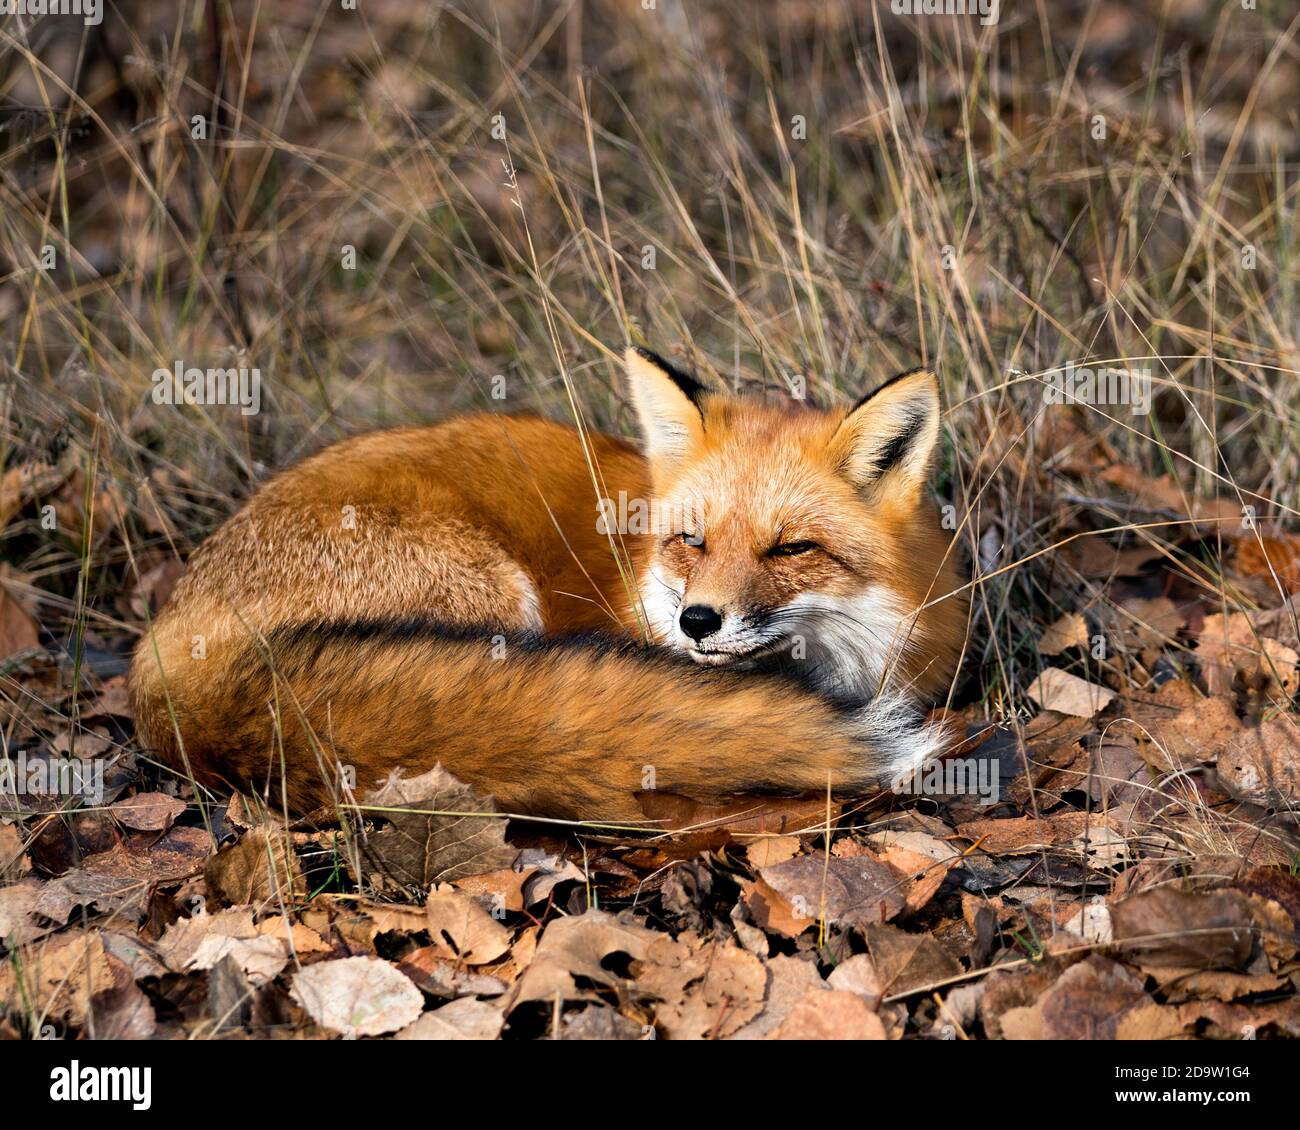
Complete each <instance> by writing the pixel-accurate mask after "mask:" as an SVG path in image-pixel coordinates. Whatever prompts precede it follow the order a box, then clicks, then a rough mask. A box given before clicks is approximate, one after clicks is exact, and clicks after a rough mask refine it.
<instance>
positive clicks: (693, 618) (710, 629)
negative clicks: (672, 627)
mask: <svg viewBox="0 0 1300 1130" xmlns="http://www.w3.org/2000/svg"><path fill="white" fill-rule="evenodd" d="M677 623H678V624H680V625H681V629H682V631H683V632H685V633H686V634H687V635H688V636H690V637H691V639H693V640H694V641H695V642H696V643H699V642H700V640H702V639H704V637H705V636H711V635H713V633H714V632H716V631H717V630H718V629H719V628H721V627H722V614H721V613H720V612H719V611H718V610H717V609H716V608H710V607H709V606H708V605H707V604H691V605H688V606H687V607H686V608H683V609H682V614H681V615H680V616H678V617H677Z"/></svg>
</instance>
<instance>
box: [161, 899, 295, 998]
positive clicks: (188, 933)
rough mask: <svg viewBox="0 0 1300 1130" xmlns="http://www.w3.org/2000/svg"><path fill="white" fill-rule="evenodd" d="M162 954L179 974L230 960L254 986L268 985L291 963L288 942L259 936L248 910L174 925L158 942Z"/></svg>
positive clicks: (201, 916) (198, 916) (233, 909)
mask: <svg viewBox="0 0 1300 1130" xmlns="http://www.w3.org/2000/svg"><path fill="white" fill-rule="evenodd" d="M158 954H159V956H160V957H161V958H162V959H163V960H164V961H165V962H166V963H167V965H168V966H169V967H170V968H171V969H173V970H175V971H176V972H177V973H187V972H191V971H193V970H205V969H212V968H214V967H215V966H216V965H218V964H219V963H220V962H221V961H222V960H223V959H225V958H227V957H229V958H231V959H233V960H234V962H235V963H236V964H237V965H238V966H239V968H240V969H241V970H242V971H243V972H244V973H245V974H246V975H247V976H248V979H249V980H250V981H251V982H252V983H253V984H254V985H262V984H265V983H266V982H267V981H270V980H271V979H272V978H273V977H275V976H277V975H278V974H279V973H280V972H281V971H282V970H283V969H284V968H285V966H287V965H288V964H289V951H288V949H287V947H286V946H285V943H284V942H283V941H282V940H281V939H280V938H277V937H274V936H272V935H269V934H260V933H258V930H257V927H256V926H254V925H253V912H252V910H251V909H249V908H248V907H231V908H230V909H228V910H222V911H219V912H218V913H216V914H196V915H194V916H193V917H191V918H182V919H180V920H179V921H177V922H174V923H172V925H170V926H169V927H167V930H166V931H165V932H164V934H163V936H162V938H161V939H160V940H159V942H158Z"/></svg>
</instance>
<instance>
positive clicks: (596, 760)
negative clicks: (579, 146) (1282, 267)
mask: <svg viewBox="0 0 1300 1130" xmlns="http://www.w3.org/2000/svg"><path fill="white" fill-rule="evenodd" d="M629 376H630V379H631V380H632V382H633V392H634V396H635V398H636V399H637V401H638V407H639V409H640V411H641V416H642V422H643V426H644V428H645V430H646V433H647V437H646V452H647V454H646V455H642V454H640V453H638V452H637V451H636V450H635V449H633V448H632V447H630V446H629V445H627V444H625V443H624V442H622V441H621V440H618V439H615V438H612V437H608V436H591V437H589V447H588V448H587V449H584V446H583V443H582V442H581V440H580V437H579V434H578V433H577V431H575V430H574V429H572V428H569V427H566V426H563V425H561V424H557V423H553V422H549V421H546V420H543V419H539V418H534V417H528V416H491V415H469V416H464V417H461V418H457V419H453V420H451V421H449V422H447V423H445V424H441V425H438V426H435V427H429V428H414V429H396V430H392V431H384V432H377V433H373V434H369V435H364V436H361V437H358V438H356V439H352V440H348V441H346V442H343V443H340V444H337V445H335V446H333V447H331V448H328V449H326V450H325V451H322V452H321V453H320V454H318V455H316V456H314V457H312V458H310V459H308V460H306V461H304V462H303V463H301V464H299V465H298V466H297V467H295V468H293V469H291V470H289V471H287V472H285V473H283V474H281V475H279V476H278V477H276V478H275V479H273V480H272V481H271V482H270V483H268V484H267V485H266V486H265V487H264V488H263V489H262V490H261V491H260V492H259V493H258V494H257V495H256V496H255V497H254V498H253V499H252V501H251V502H249V504H248V505H246V506H245V507H244V508H243V509H242V510H241V511H239V512H238V513H237V514H236V515H235V516H234V517H232V518H231V519H230V520H229V521H228V522H226V523H225V525H223V526H222V527H221V528H220V529H218V530H217V531H216V532H215V533H214V534H213V535H212V536H211V537H210V538H209V539H208V540H207V541H206V542H205V543H204V545H203V546H202V547H200V549H199V550H198V551H197V552H196V553H195V554H194V555H193V557H192V559H191V562H190V567H189V570H188V572H187V574H186V575H185V576H184V577H183V578H182V580H181V581H180V583H179V584H178V585H177V587H176V589H175V592H174V593H173V595H172V597H171V600H170V601H169V603H168V605H167V607H166V608H165V609H164V610H163V612H162V614H161V615H160V616H159V617H158V619H157V621H156V623H155V624H154V625H153V629H152V631H151V632H150V633H149V634H148V635H147V636H146V638H145V639H143V640H142V641H141V643H140V645H139V647H138V648H137V651H136V655H135V658H134V661H133V665H132V670H131V677H130V684H131V692H132V696H133V700H134V704H135V710H136V720H137V727H138V730H139V732H140V735H141V737H142V739H143V740H144V742H145V743H146V744H147V745H149V746H150V747H152V748H154V749H156V750H158V751H159V752H160V753H161V754H162V756H163V757H164V758H165V759H167V760H168V761H169V762H171V763H172V764H174V765H176V766H178V767H179V768H181V769H182V770H183V771H185V772H186V773H187V774H189V775H192V776H193V777H194V778H195V779H196V780H197V781H199V782H201V783H205V784H215V783H218V782H226V783H228V784H230V785H235V786H239V787H244V788H256V787H259V786H261V785H263V784H265V783H266V782H268V781H269V782H272V783H273V784H276V785H278V786H282V787H283V788H284V789H285V798H286V800H287V803H288V804H289V805H290V806H291V807H293V808H296V809H302V808H305V807H309V806H311V805H315V804H318V803H322V802H324V801H327V800H329V799H331V798H333V797H336V796H337V783H338V779H339V775H338V765H339V764H343V765H348V766H351V767H353V769H354V770H355V775H356V782H357V786H358V791H364V790H367V789H369V788H370V787H372V786H373V785H375V784H377V783H378V782H379V781H380V780H382V779H383V778H384V777H385V776H386V775H387V773H388V772H389V771H390V770H391V769H393V768H397V767H402V768H405V769H407V770H410V771H418V770H419V769H422V768H428V767H430V766H431V765H432V764H433V762H434V761H438V760H441V761H442V762H443V763H444V764H445V765H446V767H447V768H448V769H449V770H450V771H451V772H453V773H455V774H456V775H457V776H459V777H462V778H463V779H465V780H467V781H469V782H471V783H473V784H474V785H476V786H478V787H480V788H481V789H483V790H484V791H487V792H491V793H493V794H495V795H496V796H497V797H498V799H499V801H500V802H501V803H502V805H503V807H505V808H506V809H507V810H510V811H521V812H522V811H526V812H538V813H546V814H550V815H564V816H573V817H588V818H602V819H630V818H634V817H636V816H637V814H638V812H639V808H638V806H637V804H636V802H635V799H634V796H633V794H634V793H635V791H636V790H637V789H640V788H642V787H644V786H645V784H646V773H647V772H648V769H647V767H652V768H653V777H654V786H655V787H658V788H661V789H665V790H669V791H674V792H683V793H688V794H691V795H695V796H709V797H715V796H722V795H727V794H730V793H738V792H745V791H754V790H765V791H767V790H785V791H806V790H817V789H823V788H825V787H826V785H827V783H828V781H829V782H830V784H831V785H832V786H833V787H835V788H837V789H841V790H846V791H851V790H853V789H860V788H864V787H866V786H867V785H868V784H870V783H871V782H872V781H874V780H878V779H879V776H880V764H879V756H878V753H877V752H873V746H872V741H873V739H872V734H871V732H870V726H869V725H868V724H867V723H866V722H864V720H863V718H862V716H861V715H860V713H856V712H855V711H854V710H853V709H846V708H844V707H843V705H840V706H836V705H832V704H831V703H830V702H828V701H827V700H826V699H825V698H824V697H823V696H822V695H820V694H819V693H816V692H815V690H810V689H807V688H805V687H803V686H801V685H799V684H798V683H797V682H795V681H792V680H791V679H789V678H787V677H785V675H784V674H781V673H779V672H772V671H768V670H763V669H760V670H755V671H753V672H751V673H747V672H745V671H744V668H746V667H748V666H753V665H752V664H747V663H745V662H738V663H736V664H735V666H736V667H737V670H735V671H714V670H708V669H697V668H695V667H692V666H691V665H690V664H689V663H686V662H684V661H682V659H681V657H673V656H671V655H665V654H664V652H663V649H650V650H646V649H635V648H632V649H629V647H628V646H627V645H626V644H624V645H615V644H606V643H599V642H590V643H584V642H581V641H572V640H571V641H570V642H565V640H566V638H569V637H574V636H575V634H578V633H585V632H591V631H599V632H610V633H615V634H617V635H621V636H623V637H624V638H627V637H628V636H635V635H636V634H637V631H638V624H639V623H640V622H641V621H642V612H643V599H642V598H645V599H644V607H645V608H646V609H648V610H650V611H651V616H650V623H651V627H652V631H653V633H654V634H655V635H656V636H657V637H659V638H660V639H662V640H664V642H670V643H671V642H672V640H671V639H669V636H670V635H671V631H672V629H671V627H670V626H669V625H666V624H664V623H663V622H662V611H663V598H662V594H663V591H664V589H663V586H664V582H665V580H668V582H669V583H670V584H672V585H677V584H683V585H685V586H686V588H687V591H688V592H690V594H691V599H694V598H695V597H696V596H701V597H707V598H708V599H710V600H716V601H718V602H720V603H723V604H726V603H727V602H730V603H732V604H736V605H743V606H744V607H746V608H749V609H757V608H763V607H766V608H776V607H778V606H781V605H783V604H785V603H788V602H789V601H791V600H792V599H793V598H795V597H797V596H799V594H806V593H809V592H813V593H816V594H818V595H817V599H818V600H840V599H843V600H852V599H858V597H855V593H857V592H858V590H860V589H862V587H863V586H864V585H867V584H870V585H875V586H879V585H885V586H887V589H888V591H889V592H890V593H892V594H894V596H896V598H897V600H898V601H899V602H902V603H905V604H906V605H907V606H908V608H909V609H910V610H915V609H916V608H919V607H920V606H921V605H922V604H924V603H925V602H926V601H927V600H931V599H934V598H936V597H941V596H943V595H944V594H945V593H947V592H949V591H951V590H952V589H954V588H956V587H957V574H956V572H955V570H954V568H953V565H952V562H951V561H950V560H949V559H948V558H947V557H946V556H945V555H946V553H947V550H948V539H947V537H946V535H945V534H944V533H943V531H942V530H941V529H940V526H939V523H938V521H937V518H935V517H934V516H933V508H932V507H929V506H928V504H926V503H924V501H923V500H922V499H921V497H920V494H919V490H918V489H917V481H916V476H915V474H913V475H910V476H904V475H903V474H902V471H901V470H900V469H898V468H896V469H895V470H893V471H891V472H890V475H892V476H893V478H892V479H890V481H889V482H888V483H886V482H885V480H882V481H881V483H879V484H875V485H871V484H867V483H865V482H860V481H855V479H854V472H853V470H852V468H850V467H848V466H847V464H846V458H847V456H846V451H857V452H859V453H860V452H861V451H862V450H865V448H864V444H866V443H868V441H867V440H865V439H863V438H862V437H860V436H857V435H855V434H850V433H851V432H852V428H851V427H850V424H851V422H852V421H853V420H854V417H855V416H857V415H859V414H860V413H864V412H866V411H868V410H869V409H870V408H871V405H870V403H868V404H867V405H866V406H864V408H863V409H859V410H858V413H854V414H852V415H850V416H849V417H848V419H847V420H846V419H845V417H844V416H843V414H840V413H826V412H817V411H814V410H812V409H793V408H788V407H787V408H779V407H775V406H767V405H762V404H757V403H751V402H745V401H732V400H730V399H727V398H724V397H721V396H717V395H714V394H703V395H700V396H698V397H696V398H695V400H688V398H686V397H684V396H682V397H681V399H682V400H683V401H687V403H686V404H683V403H678V402H677V400H675V399H674V397H675V396H679V395H680V393H679V392H674V388H676V386H672V387H669V385H671V381H670V380H669V377H668V376H667V375H666V374H665V372H664V371H663V370H661V369H660V367H659V364H658V363H657V362H654V361H647V360H646V359H645V358H643V357H639V356H638V355H632V356H630V357H629ZM679 376H680V374H679ZM931 380H932V378H931ZM663 381H669V384H668V385H666V384H663V383H662V382H663ZM935 403H936V406H937V400H936V402H935ZM909 410H910V409H909ZM674 413H676V417H674ZM679 425H680V426H679ZM936 427H937V424H936ZM683 428H684V432H683V430H682V429H683ZM846 428H849V431H848V432H846V431H845V429H846ZM660 441H663V442H660ZM674 444H676V445H677V446H676V447H674ZM925 460H926V461H928V452H927V453H926V456H925ZM593 468H594V469H595V473H596V475H597V477H598V481H599V487H598V486H597V485H595V484H593V479H592V469H593ZM923 473H924V472H923V470H922V478H923ZM886 478H889V476H886ZM894 480H897V481H894ZM620 492H624V493H625V496H626V497H627V498H628V499H630V500H648V499H651V498H652V497H657V498H662V499H670V500H677V501H682V500H689V501H691V502H692V503H698V504H699V508H700V510H701V511H702V513H703V515H704V517H703V521H704V523H705V526H706V529H705V536H706V538H707V544H706V546H705V547H704V549H703V550H701V549H698V548H694V547H691V546H688V545H686V544H684V543H683V542H681V540H680V539H676V540H675V541H674V539H673V538H672V536H671V535H672V534H674V533H676V532H680V531H675V530H663V529H658V530H653V531H649V532H629V533H624V534H619V533H618V532H616V531H615V532H610V531H608V529H607V525H606V523H604V522H602V521H598V518H599V517H600V515H601V513H602V511H600V510H599V509H598V505H597V499H598V497H600V496H605V497H608V498H612V499H617V498H618V497H619V494H620ZM604 513H606V514H608V511H606V512H604ZM927 515H928V517H927ZM778 525H780V526H782V527H783V529H781V530H778V529H777V528H776V527H777V526H778ZM778 534H780V536H783V537H786V538H787V540H788V538H789V537H790V536H793V535H795V534H797V536H798V537H800V538H805V539H807V540H816V541H817V542H818V544H819V546H824V548H825V551H826V552H820V551H819V552H817V553H812V554H808V555H806V556H800V557H784V558H771V557H766V556H763V554H764V551H765V550H766V549H767V548H768V543H769V541H770V540H771V539H772V538H773V537H775V536H777V535H778ZM633 578H635V582H634V581H633ZM636 586H640V588H639V591H638V589H637V587H636ZM882 591H883V590H882ZM854 607H856V606H854ZM656 608H657V609H659V615H658V619H656V614H655V613H654V609H656ZM900 624H901V625H902V630H901V631H900V632H899V633H898V638H896V639H894V640H892V641H881V645H880V646H881V654H882V656H885V654H886V653H888V655H887V658H888V659H889V667H890V671H891V674H890V678H891V681H893V682H895V683H897V684H898V685H903V686H906V687H908V688H910V689H912V690H914V691H915V692H917V693H918V694H921V695H925V694H931V693H933V692H935V691H936V690H938V689H940V688H942V687H943V686H945V685H946V684H947V681H948V680H949V679H950V678H951V675H952V671H953V668H954V666H955V661H956V655H957V649H958V647H959V645H960V640H961V638H962V631H963V629H964V606H963V604H962V602H961V601H960V600H959V599H953V600H949V601H944V602H942V603H939V604H937V605H936V606H935V607H933V608H931V609H929V610H927V611H925V612H922V613H921V614H920V615H919V616H917V617H909V618H907V619H906V622H905V623H904V622H902V621H900ZM547 641H549V642H547ZM697 658H700V659H701V660H702V661H704V662H712V660H711V659H708V658H706V657H697ZM759 666H760V667H761V665H759Z"/></svg>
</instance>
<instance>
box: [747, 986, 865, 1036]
mask: <svg viewBox="0 0 1300 1130" xmlns="http://www.w3.org/2000/svg"><path fill="white" fill-rule="evenodd" d="M885 1038H886V1037H885V1026H884V1025H883V1024H882V1023H881V1021H880V1017H879V1016H878V1015H876V1013H874V1012H873V1011H872V1010H871V1009H870V1008H869V1007H868V1005H867V1002H866V1001H864V1000H863V999H862V998H861V997H860V996H858V994H857V993H846V992H841V991H838V990H836V989H830V990H826V991H823V992H816V993H808V994H807V995H805V996H804V997H802V998H801V999H800V1000H799V1001H797V1002H796V1003H795V1006H794V1007H793V1008H792V1009H791V1010H790V1015H789V1016H788V1017H786V1019H785V1022H784V1023H783V1024H782V1025H781V1026H780V1027H779V1028H778V1029H777V1030H776V1031H775V1032H773V1033H772V1039H774V1040H883V1039H885Z"/></svg>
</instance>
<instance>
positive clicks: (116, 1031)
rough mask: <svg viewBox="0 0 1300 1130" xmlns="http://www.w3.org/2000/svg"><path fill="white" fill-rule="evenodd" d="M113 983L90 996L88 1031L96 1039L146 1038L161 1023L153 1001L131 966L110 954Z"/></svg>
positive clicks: (109, 961) (107, 958)
mask: <svg viewBox="0 0 1300 1130" xmlns="http://www.w3.org/2000/svg"><path fill="white" fill-rule="evenodd" d="M106 960H107V962H108V967H109V971H110V972H111V974H112V977H113V984H112V985H111V986H109V987H106V988H103V989H100V990H99V991H98V992H97V993H95V994H94V996H92V997H91V998H90V1012H89V1016H88V1020H87V1032H88V1034H89V1035H90V1036H91V1037H92V1038H93V1039H96V1040H147V1039H149V1038H150V1037H151V1036H152V1035H153V1034H154V1030H155V1029H156V1028H157V1026H158V1019H157V1017H156V1016H155V1015H154V1010H153V1005H152V1004H151V1003H150V1002H149V998H148V997H147V996H145V994H144V993H143V992H142V991H141V989H140V986H139V985H137V984H136V983H135V976H134V974H132V972H131V970H130V969H129V968H128V967H127V966H126V965H125V964H124V963H123V962H121V961H118V960H117V958H115V957H111V956H107V957H106Z"/></svg>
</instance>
